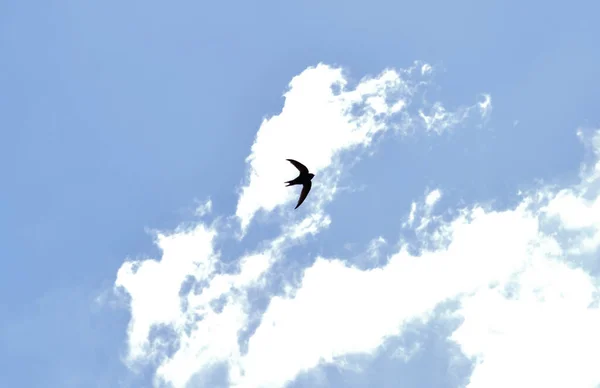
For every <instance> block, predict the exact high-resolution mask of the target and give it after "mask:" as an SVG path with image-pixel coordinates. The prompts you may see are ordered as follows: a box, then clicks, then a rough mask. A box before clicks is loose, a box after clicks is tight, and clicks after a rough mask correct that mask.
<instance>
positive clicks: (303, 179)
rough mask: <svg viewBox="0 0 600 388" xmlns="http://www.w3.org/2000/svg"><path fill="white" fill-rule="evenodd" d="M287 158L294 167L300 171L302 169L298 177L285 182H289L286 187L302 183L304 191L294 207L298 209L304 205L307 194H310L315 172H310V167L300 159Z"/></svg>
mask: <svg viewBox="0 0 600 388" xmlns="http://www.w3.org/2000/svg"><path fill="white" fill-rule="evenodd" d="M286 160H287V161H288V162H290V163H291V164H293V165H294V167H296V168H297V169H298V171H300V175H298V177H297V178H295V179H292V180H291V181H287V182H285V183H287V185H285V187H288V186H293V185H302V192H301V193H300V198H299V199H298V204H297V205H296V207H295V208H294V209H298V206H300V205H302V202H304V200H305V199H306V196H307V195H308V192H309V191H310V188H311V186H312V182H311V180H312V179H313V177H314V176H315V174H311V173H310V172H308V168H306V166H305V165H303V164H302V163H300V162H298V161H295V160H294V159H286Z"/></svg>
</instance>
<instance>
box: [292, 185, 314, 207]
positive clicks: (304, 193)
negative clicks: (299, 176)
mask: <svg viewBox="0 0 600 388" xmlns="http://www.w3.org/2000/svg"><path fill="white" fill-rule="evenodd" d="M311 186H312V182H311V181H308V182H306V183H304V184H303V185H302V192H301V193H300V198H299V199H298V204H297V205H296V207H295V208H294V209H298V206H300V205H302V202H304V200H305V199H306V196H307V195H308V192H309V191H310V188H311Z"/></svg>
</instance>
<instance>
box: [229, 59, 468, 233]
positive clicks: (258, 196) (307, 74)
mask: <svg viewBox="0 0 600 388" xmlns="http://www.w3.org/2000/svg"><path fill="white" fill-rule="evenodd" d="M417 65H418V64H416V65H415V66H414V67H412V68H409V69H407V70H400V71H396V70H393V69H387V70H385V71H383V72H382V73H381V74H379V75H378V76H377V77H374V78H365V79H363V80H361V81H360V82H359V83H358V85H356V87H355V88H349V87H348V81H347V80H346V78H345V77H344V74H343V71H342V69H340V68H332V67H330V66H327V65H324V64H319V65H318V66H316V67H310V68H308V69H306V70H305V71H303V72H302V73H301V74H300V75H298V76H296V77H294V78H293V79H292V81H291V82H290V89H289V91H288V92H286V93H285V103H284V106H283V109H282V111H281V114H279V115H276V116H273V117H271V118H269V119H265V120H264V121H263V123H262V124H261V126H260V129H259V130H258V132H257V134H256V139H255V142H254V144H253V145H252V152H251V153H250V155H249V156H248V158H247V159H246V161H247V163H248V171H249V172H248V179H247V181H246V183H245V185H244V186H243V187H242V188H241V190H240V196H239V200H238V204H237V209H236V215H237V217H238V218H239V220H240V224H241V229H242V233H244V232H245V230H246V228H247V227H248V225H249V224H250V222H251V221H252V219H253V217H254V216H255V214H256V213H257V212H258V211H260V210H263V211H266V212H271V211H273V210H274V209H275V208H277V207H278V206H281V205H284V204H286V203H288V202H290V201H295V200H296V198H297V195H298V193H297V192H296V191H294V190H289V189H288V188H286V187H285V186H284V185H283V182H284V181H286V180H289V179H292V178H294V177H295V176H296V175H297V174H298V172H297V170H296V169H295V168H294V167H293V166H292V165H291V164H289V163H288V162H286V161H285V159H287V158H292V159H296V160H299V161H301V162H302V163H304V164H305V165H306V166H307V167H308V168H309V169H310V170H311V171H312V172H313V173H315V174H316V175H317V176H319V180H318V182H319V185H314V186H313V189H312V190H313V191H312V192H311V197H313V198H314V197H319V198H321V199H322V201H330V200H331V199H332V198H333V196H334V194H335V192H336V184H335V182H336V178H337V176H339V173H340V171H339V167H338V165H337V163H336V157H337V156H339V155H340V154H341V153H343V152H346V151H349V150H352V149H355V148H356V147H368V146H369V145H370V144H371V143H372V142H373V140H374V138H375V136H376V135H377V134H378V133H382V132H385V131H386V130H387V129H388V128H392V127H396V128H404V127H407V126H410V125H411V123H412V121H413V119H412V118H411V117H409V116H406V115H404V116H403V115H399V116H397V115H398V114H399V113H401V112H404V111H405V110H406V108H407V106H408V105H409V104H410V103H411V97H412V96H413V95H414V94H415V93H416V92H417V91H419V90H420V88H421V87H425V86H426V85H427V82H426V81H422V80H419V78H418V73H417V72H415V70H416V68H417ZM422 66H427V67H428V68H430V66H429V65H422ZM334 87H335V89H337V90H338V91H339V92H338V93H334ZM474 107H475V106H473V107H469V108H461V109H460V111H459V112H449V111H447V110H446V109H445V108H444V107H443V105H442V104H441V103H439V102H438V103H436V104H435V105H434V108H433V110H434V113H433V116H432V117H431V118H429V117H427V116H425V115H424V114H423V113H422V114H421V117H423V118H424V119H425V121H426V123H427V128H428V129H433V130H435V131H436V132H438V133H441V132H442V131H443V130H444V129H447V128H450V127H452V126H454V125H456V124H457V123H459V122H461V121H462V120H463V119H464V118H465V117H466V116H467V115H468V113H469V112H470V110H471V109H473V108H474ZM392 117H396V118H397V120H396V122H395V123H393V125H390V123H389V120H390V118H392ZM325 177H327V178H328V179H324V178H325ZM310 203H314V204H316V205H318V204H320V203H321V202H320V201H315V200H314V199H313V200H312V201H310V202H307V203H306V204H303V209H306V208H307V207H309V206H310Z"/></svg>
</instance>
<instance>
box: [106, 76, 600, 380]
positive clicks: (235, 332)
mask: <svg viewBox="0 0 600 388" xmlns="http://www.w3.org/2000/svg"><path fill="white" fill-rule="evenodd" d="M427 66H428V65H427ZM424 69H425V70H424ZM430 72H431V69H430V68H429V67H426V65H424V64H416V65H415V66H414V67H413V68H410V69H408V70H400V71H395V70H386V71H384V72H383V73H381V74H380V75H379V76H377V77H374V78H366V79H363V80H361V81H360V82H358V84H357V85H355V86H354V87H350V86H349V82H348V81H347V80H346V78H345V76H344V72H343V71H342V70H341V69H335V68H331V67H329V66H326V65H319V66H316V67H314V68H309V69H307V70H306V71H305V72H303V73H302V74H300V75H299V76H297V77H295V78H294V79H293V80H292V82H291V83H290V89H289V91H288V92H287V93H286V94H285V104H284V106H283V109H282V112H281V113H280V114H279V115H277V116H274V117H271V118H269V119H266V120H265V121H264V122H263V123H262V125H261V127H260V129H259V130H258V133H257V137H256V140H255V142H254V145H253V147H252V150H251V153H250V156H249V157H248V159H247V163H248V179H247V180H246V181H245V183H244V185H243V187H242V189H241V190H240V196H239V201H238V204H237V209H236V210H235V214H236V217H237V219H238V220H239V224H240V226H241V229H242V231H244V230H245V229H246V228H249V227H252V225H251V223H252V220H253V218H254V217H255V216H256V214H257V213H258V212H263V214H265V215H270V216H272V217H280V218H279V219H280V220H281V231H280V233H279V235H277V236H276V237H275V238H273V239H272V240H270V241H266V242H263V243H262V244H260V246H257V247H254V250H252V247H247V251H246V253H245V254H244V255H243V256H242V257H240V258H238V259H237V260H235V261H234V262H233V263H234V264H233V265H225V264H224V258H223V257H221V255H220V253H219V251H218V249H217V248H216V242H215V238H216V236H218V235H220V234H222V233H227V232H226V231H223V230H222V229H221V228H220V226H219V224H217V223H214V224H206V223H199V224H197V225H195V226H194V227H191V228H190V227H188V228H183V229H180V230H176V231H173V232H171V233H164V234H161V233H159V234H157V235H156V239H155V241H156V244H157V245H158V247H159V248H160V249H161V251H162V257H161V258H160V259H146V260H140V261H127V262H126V263H124V264H123V266H122V267H121V269H120V270H119V272H118V274H117V280H116V286H117V287H118V288H119V289H121V290H123V291H125V293H126V294H127V295H129V298H130V299H129V303H130V309H131V321H130V324H129V328H128V349H129V352H128V363H129V364H130V365H135V364H137V363H145V364H149V365H156V369H155V376H156V380H155V383H156V385H157V386H163V385H165V386H172V387H177V388H179V387H186V386H188V385H189V386H195V385H194V382H195V381H199V380H196V379H198V378H200V379H207V378H208V379H210V383H207V382H206V381H205V380H202V381H205V382H204V383H203V384H204V385H210V386H231V387H249V388H250V387H283V386H285V385H286V384H288V383H290V382H292V381H294V379H296V378H297V377H298V376H299V375H300V374H301V373H303V372H310V371H311V370H314V369H315V368H317V367H318V366H319V365H323V364H327V363H329V364H338V365H344V357H345V356H347V355H352V354H364V355H375V354H376V353H377V352H378V351H380V350H381V347H382V345H383V344H384V343H385V341H386V340H388V339H390V338H397V337H399V336H402V335H403V333H404V331H405V330H406V328H407V327H408V325H410V324H411V323H412V322H415V321H418V322H422V323H424V324H427V323H428V322H430V321H431V320H432V319H433V318H434V317H435V315H436V309H437V308H439V307H440V306H442V305H444V304H445V303H446V302H448V301H454V302H455V303H454V304H453V305H452V306H453V307H447V308H448V309H450V310H449V311H448V312H449V314H448V316H449V317H451V318H453V319H458V320H459V324H458V326H456V327H455V328H454V329H453V330H451V335H450V337H449V338H448V341H450V342H452V343H455V344H456V346H457V347H458V348H459V349H460V351H461V352H462V354H463V356H464V357H467V358H468V359H470V360H472V362H473V371H472V374H471V376H470V377H469V378H468V379H467V386H468V387H490V386H491V387H494V386H527V387H531V386H548V387H551V386H557V387H564V386H570V387H588V386H589V387H591V386H595V385H596V384H599V383H600V372H598V371H599V369H598V368H597V367H596V365H595V363H594V362H593V360H597V359H598V357H597V356H598V354H597V353H598V349H600V346H598V345H600V334H598V331H597V327H598V323H599V322H598V320H599V319H600V318H599V315H600V308H599V306H598V284H597V278H596V277H594V276H592V275H591V274H590V271H589V269H587V268H586V267H585V266H583V265H580V264H577V263H581V262H580V261H578V260H576V258H577V257H578V256H580V255H585V254H590V252H593V253H596V252H597V249H598V245H599V243H600V241H599V240H598V237H597V236H598V233H599V232H598V231H599V229H600V219H599V218H598V217H596V215H597V213H598V212H597V207H598V205H597V203H599V199H598V198H599V195H598V194H599V193H598V187H600V186H599V185H598V182H599V181H598V177H599V176H600V164H598V163H600V162H599V159H598V153H600V132H598V133H595V134H594V136H593V137H591V138H586V137H585V136H582V139H584V140H585V141H586V142H588V143H589V144H591V147H592V149H593V150H594V151H595V152H596V154H595V160H594V164H593V165H592V166H591V167H587V168H585V169H584V170H582V173H581V179H580V182H579V183H578V184H576V185H574V186H568V187H562V188H548V187H540V188H539V189H538V190H537V191H532V192H530V193H527V194H523V196H522V200H521V202H520V203H519V204H518V205H517V206H515V207H514V208H511V209H507V210H502V211H500V210H493V209H489V208H484V207H482V206H480V205H477V204H474V205H472V206H469V207H467V208H464V209H459V211H458V212H456V214H457V215H456V216H455V217H454V218H453V219H450V220H447V219H443V218H442V217H440V216H439V212H436V209H438V208H440V207H441V204H442V203H443V201H442V202H440V201H441V199H442V198H443V196H444V191H443V188H441V189H434V190H430V191H428V192H426V193H425V195H424V196H423V198H420V199H415V201H414V202H413V203H412V205H409V204H407V208H410V209H407V210H410V214H409V215H408V217H407V218H406V220H399V222H401V221H405V222H404V224H403V227H405V228H414V229H415V230H416V231H417V232H418V233H417V239H416V240H415V241H411V242H407V241H403V240H400V241H399V242H398V246H399V248H398V249H397V251H396V252H393V254H391V255H390V256H389V257H384V258H382V257H381V248H382V247H383V246H384V245H386V244H387V241H386V240H385V239H383V238H381V237H379V236H368V237H369V238H370V239H371V241H372V242H371V244H370V245H369V247H368V249H367V250H366V252H365V253H364V255H365V256H368V259H369V260H373V259H378V260H374V261H375V262H377V263H378V265H377V266H375V267H372V266H371V267H370V268H368V269H362V268H358V267H357V266H356V265H353V264H350V262H349V261H348V260H345V258H344V257H323V256H316V257H314V261H311V264H310V265H306V264H305V268H303V270H302V272H301V274H300V277H299V278H294V279H291V278H283V279H282V276H283V275H281V274H279V273H277V271H276V269H281V268H282V266H285V265H289V264H286V263H285V262H284V261H285V259H286V257H287V256H288V255H289V254H290V248H291V247H292V246H294V245H298V244H302V238H303V237H305V236H307V235H318V234H319V233H320V232H321V231H322V230H323V229H324V228H326V227H327V226H328V225H329V224H330V223H331V222H332V219H331V217H330V216H329V215H328V214H327V213H326V208H325V205H326V204H327V203H328V202H330V201H331V200H332V199H333V198H334V196H335V195H336V189H337V186H336V184H337V180H338V179H339V176H340V174H342V173H343V171H344V169H342V168H341V167H342V166H344V165H343V161H342V159H341V158H340V157H339V156H340V154H341V153H349V155H350V156H354V157H355V156H357V155H360V153H361V152H364V151H365V150H366V149H367V148H368V147H369V146H370V145H371V144H372V143H373V141H374V140H375V136H376V135H378V134H384V133H385V132H386V131H387V128H391V127H394V125H399V126H411V125H412V126H417V127H419V123H425V125H423V126H422V128H424V129H425V130H429V131H433V133H440V132H441V131H444V130H447V129H448V128H451V127H453V126H456V125H457V124H458V123H460V122H461V120H464V119H465V118H466V117H468V116H469V115H470V114H471V113H472V112H478V114H479V117H480V119H485V118H486V117H487V115H488V114H489V112H490V109H491V98H489V97H488V98H486V99H485V101H484V103H476V104H474V105H472V106H470V107H466V108H460V109H459V110H458V111H452V112H450V111H448V110H446V109H445V108H444V107H443V105H442V104H441V103H437V104H434V105H433V107H434V108H433V110H432V111H430V112H429V113H427V114H426V113H424V109H425V108H423V109H421V108H419V107H413V108H411V104H412V103H413V100H414V98H413V97H414V95H415V93H417V92H418V90H419V88H426V87H427V84H428V82H429V81H427V82H423V81H422V80H421V79H420V78H418V77H420V76H422V75H423V74H429V73H430ZM392 133H393V134H394V135H402V134H406V132H402V131H393V132H392ZM321 141H322V142H321ZM286 157H291V158H297V159H298V160H302V161H305V162H306V164H307V165H309V166H310V168H311V169H312V170H314V171H315V172H316V174H317V176H323V177H325V178H324V184H323V187H322V188H321V189H317V190H315V193H311V195H313V194H314V198H313V199H312V201H310V202H309V201H307V203H306V204H307V205H308V206H307V209H306V211H305V212H304V213H303V214H305V216H304V217H302V218H300V219H296V218H294V216H289V215H288V214H290V213H289V212H284V211H280V212H279V213H275V210H276V209H277V208H278V207H281V205H285V204H286V203H288V202H290V201H292V197H293V196H294V194H293V193H290V192H289V191H285V190H283V189H282V187H283V184H282V182H283V181H285V180H287V179H289V176H290V175H291V176H294V174H295V173H296V172H295V170H294V169H293V167H292V166H291V165H288V164H287V163H285V161H284V159H285V158H286ZM319 190H320V191H319ZM207 209H208V210H210V205H208V206H207ZM208 210H207V211H208ZM203 214H207V213H206V212H204V213H203ZM578 214H579V215H581V218H579V217H578V216H577V215H578ZM255 222H256V220H255ZM415 225H416V227H415ZM232 243H239V242H236V241H233V242H232ZM415 247H416V248H418V249H416V250H415V249H410V248H415ZM379 259H382V260H379ZM296 265H299V264H297V263H296ZM332 280H334V282H335V283H334V285H335V286H332ZM277 281H283V285H282V286H281V287H279V288H277V287H275V284H274V283H275V282H277ZM406 349H412V350H410V351H406V352H402V354H401V355H399V356H398V357H397V358H398V362H410V357H411V355H412V354H414V353H415V352H416V350H419V349H420V350H419V351H423V350H422V346H421V345H420V344H418V343H416V344H408V345H407V346H406ZM219 368H224V369H222V370H225V371H226V372H224V373H223V374H222V375H217V374H216V372H215V371H218V370H221V369H219ZM211 373H213V375H211ZM208 375H209V377H206V376H208ZM198 376H200V377H198ZM324 384H325V386H327V384H326V382H325V383H324Z"/></svg>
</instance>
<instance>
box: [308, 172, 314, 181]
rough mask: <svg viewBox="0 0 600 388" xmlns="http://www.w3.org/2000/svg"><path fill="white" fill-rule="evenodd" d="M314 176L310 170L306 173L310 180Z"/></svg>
mask: <svg viewBox="0 0 600 388" xmlns="http://www.w3.org/2000/svg"><path fill="white" fill-rule="evenodd" d="M314 177H315V174H313V173H312V172H310V173H308V178H309V179H310V180H312V179H313V178H314Z"/></svg>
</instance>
